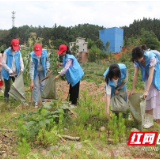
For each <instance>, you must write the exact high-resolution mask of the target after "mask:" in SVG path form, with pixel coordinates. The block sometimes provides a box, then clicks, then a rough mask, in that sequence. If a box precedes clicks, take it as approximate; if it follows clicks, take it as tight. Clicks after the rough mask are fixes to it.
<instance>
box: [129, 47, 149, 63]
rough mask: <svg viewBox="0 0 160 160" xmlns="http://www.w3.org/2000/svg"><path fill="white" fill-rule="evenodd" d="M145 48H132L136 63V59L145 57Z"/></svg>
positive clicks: (133, 59) (133, 58)
mask: <svg viewBox="0 0 160 160" xmlns="http://www.w3.org/2000/svg"><path fill="white" fill-rule="evenodd" d="M144 49H146V47H145V46H143V45H142V46H136V47H134V48H133V49H132V58H131V60H132V62H133V63H134V61H136V62H137V61H138V59H139V58H142V57H144Z"/></svg>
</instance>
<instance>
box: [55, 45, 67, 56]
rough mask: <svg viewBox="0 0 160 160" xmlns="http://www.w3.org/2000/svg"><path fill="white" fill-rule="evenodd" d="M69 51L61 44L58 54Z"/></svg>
mask: <svg viewBox="0 0 160 160" xmlns="http://www.w3.org/2000/svg"><path fill="white" fill-rule="evenodd" d="M66 50H67V46H66V45H65V44H61V45H60V46H59V50H58V52H57V54H61V53H62V52H64V51H66Z"/></svg>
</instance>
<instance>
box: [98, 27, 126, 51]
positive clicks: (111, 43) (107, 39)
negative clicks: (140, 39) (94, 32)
mask: <svg viewBox="0 0 160 160" xmlns="http://www.w3.org/2000/svg"><path fill="white" fill-rule="evenodd" d="M99 38H100V39H101V41H102V42H103V44H104V46H105V47H106V52H110V51H111V52H114V53H115V52H120V51H121V49H122V47H123V29H121V28H117V27H113V28H107V29H102V30H100V31H99ZM106 44H107V45H106Z"/></svg>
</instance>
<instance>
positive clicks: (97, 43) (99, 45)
mask: <svg viewBox="0 0 160 160" xmlns="http://www.w3.org/2000/svg"><path fill="white" fill-rule="evenodd" d="M95 45H96V46H97V47H98V48H99V49H101V50H105V47H104V44H103V42H102V41H101V40H100V39H97V40H96V41H95Z"/></svg>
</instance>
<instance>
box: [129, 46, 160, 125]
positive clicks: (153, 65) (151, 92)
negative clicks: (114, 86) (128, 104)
mask: <svg viewBox="0 0 160 160" xmlns="http://www.w3.org/2000/svg"><path fill="white" fill-rule="evenodd" d="M132 62H133V63H134V67H135V71H134V77H133V84H132V90H131V93H130V94H134V89H135V84H136V82H137V77H138V71H139V68H140V69H141V75H142V80H143V81H144V82H145V90H144V93H143V97H144V98H146V108H145V119H144V124H143V127H144V128H150V127H151V126H153V125H154V124H153V119H155V120H156V121H159V120H160V82H159V78H160V63H159V62H160V59H159V58H158V55H157V54H156V52H155V51H154V50H150V51H149V50H148V49H147V46H146V45H142V46H136V47H134V48H133V50H132Z"/></svg>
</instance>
